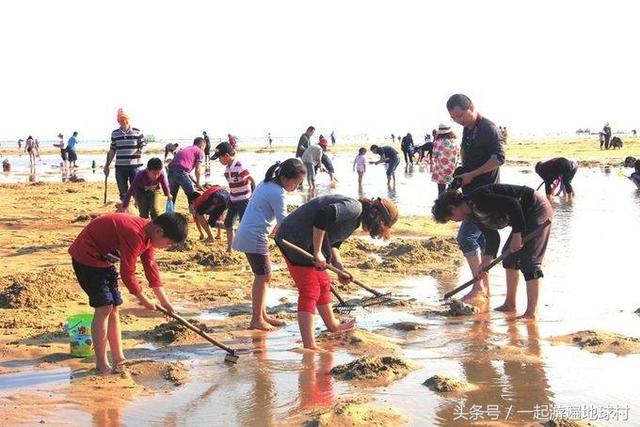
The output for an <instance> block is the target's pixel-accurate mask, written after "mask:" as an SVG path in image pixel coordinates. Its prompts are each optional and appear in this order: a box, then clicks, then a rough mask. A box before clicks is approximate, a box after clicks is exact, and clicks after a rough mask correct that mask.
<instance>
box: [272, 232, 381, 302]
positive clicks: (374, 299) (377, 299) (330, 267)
mask: <svg viewBox="0 0 640 427" xmlns="http://www.w3.org/2000/svg"><path fill="white" fill-rule="evenodd" d="M281 242H282V244H283V245H285V246H286V247H288V248H289V249H292V250H294V251H296V252H298V253H299V254H300V255H302V256H304V257H306V258H309V259H310V260H313V255H311V254H310V253H309V252H307V251H305V250H304V249H302V248H300V247H298V246H296V245H294V244H293V243H291V242H289V241H287V240H285V239H282V240H281ZM327 269H328V270H331V271H333V272H334V273H336V274H341V275H344V276H349V277H351V281H352V282H353V283H354V284H356V285H357V286H359V287H361V288H362V289H364V290H365V291H367V292H369V293H370V294H372V295H373V297H371V298H368V299H366V300H363V301H362V303H361V305H362V306H363V307H370V306H372V305H378V304H384V303H386V302H389V301H390V300H391V298H390V295H391V293H390V292H387V293H386V294H383V293H382V292H379V291H377V290H375V289H373V288H370V287H368V286H367V285H365V284H364V283H362V282H361V281H359V280H357V279H355V278H354V277H353V275H351V274H350V273H348V272H346V271H344V270H340V269H339V268H337V267H334V266H333V265H331V264H327Z"/></svg>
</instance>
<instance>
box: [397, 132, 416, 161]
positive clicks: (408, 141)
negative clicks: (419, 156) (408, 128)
mask: <svg viewBox="0 0 640 427" xmlns="http://www.w3.org/2000/svg"><path fill="white" fill-rule="evenodd" d="M400 149H401V150H402V154H404V163H405V164H406V165H409V164H411V165H413V153H414V151H415V145H414V144H413V137H412V136H411V134H410V133H408V134H406V135H405V136H403V137H402V142H401V143H400Z"/></svg>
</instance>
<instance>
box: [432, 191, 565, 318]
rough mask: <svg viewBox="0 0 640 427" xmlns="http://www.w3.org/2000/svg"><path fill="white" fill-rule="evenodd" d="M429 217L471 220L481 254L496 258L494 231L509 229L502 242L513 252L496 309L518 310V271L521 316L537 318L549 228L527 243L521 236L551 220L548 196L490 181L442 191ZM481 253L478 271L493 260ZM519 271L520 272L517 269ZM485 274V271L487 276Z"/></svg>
mask: <svg viewBox="0 0 640 427" xmlns="http://www.w3.org/2000/svg"><path fill="white" fill-rule="evenodd" d="M432 214H433V218H434V219H435V220H436V221H437V222H440V223H446V222H448V221H462V220H465V219H467V220H470V221H473V222H474V223H475V224H477V225H478V226H479V227H480V230H481V231H482V234H483V235H484V238H485V240H486V248H485V253H484V255H487V256H488V258H489V259H492V258H495V256H496V255H497V254H498V248H499V246H500V235H499V234H498V232H497V230H500V229H502V228H505V227H507V226H510V227H511V234H510V235H509V238H508V239H507V242H506V243H505V245H504V248H503V251H504V250H506V249H507V248H509V249H511V251H512V252H513V253H512V254H511V255H509V256H508V257H506V258H505V259H504V261H503V262H502V265H503V267H504V268H505V269H506V276H507V295H506V298H505V301H504V304H502V305H501V306H500V307H498V308H496V310H497V311H505V312H515V311H516V291H517V289H518V282H519V280H520V272H522V274H523V275H524V280H525V281H526V282H527V309H526V311H525V312H524V314H523V315H522V316H520V317H519V318H523V319H535V317H536V312H537V308H538V295H539V290H540V279H541V278H542V277H544V275H543V274H542V268H541V266H542V261H543V259H544V254H545V251H546V249H547V243H548V242H549V233H550V229H551V226H547V227H545V228H544V230H542V231H541V232H539V233H538V234H537V235H536V236H535V237H534V238H532V239H531V240H530V241H528V242H527V243H525V244H524V246H523V244H522V241H523V235H527V234H529V233H531V232H532V231H534V230H536V229H537V228H539V227H540V225H541V224H543V223H544V222H545V221H546V220H548V219H551V217H552V216H553V210H552V209H551V204H550V202H549V201H548V200H547V198H546V197H544V196H542V195H541V194H540V193H538V192H536V191H535V190H534V189H533V188H529V187H525V186H519V185H507V184H489V185H485V186H483V187H480V188H478V189H476V190H474V191H472V192H471V193H469V194H467V195H463V194H462V193H459V192H457V191H447V192H445V193H442V194H441V195H440V197H438V199H437V200H436V201H435V202H434V205H433V208H432ZM489 259H486V258H485V257H483V261H482V263H481V265H480V271H482V269H483V268H484V267H485V266H486V265H487V264H488V263H489V262H491V261H490V260H489ZM518 270H520V271H518ZM485 275H486V273H484V274H483V276H485Z"/></svg>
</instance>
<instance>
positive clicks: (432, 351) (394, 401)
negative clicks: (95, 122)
mask: <svg viewBox="0 0 640 427" xmlns="http://www.w3.org/2000/svg"><path fill="white" fill-rule="evenodd" d="M577 144H578V143H577ZM579 144H586V143H585V142H582V143H579ZM576 146H577V145H576ZM508 147H509V148H508V149H509V150H512V149H513V150H516V149H517V148H518V147H519V146H518V145H516V144H514V145H509V146H508ZM345 150H346V148H345ZM629 150H631V149H629ZM629 150H627V149H625V150H624V151H620V152H617V151H616V152H615V155H614V154H613V153H612V152H608V153H607V154H608V155H609V156H611V164H616V165H617V164H618V163H619V162H620V161H621V160H620V159H621V157H622V156H623V155H626V154H627V153H628V152H629ZM346 151H348V150H346ZM260 155H261V156H268V155H269V153H262V154H260ZM334 155H335V158H336V164H338V165H340V164H341V162H344V163H345V164H346V163H348V162H349V161H351V155H350V154H349V155H347V154H340V151H339V150H338V152H337V153H334ZM514 155H515V154H514ZM523 155H524V154H523ZM526 155H527V156H529V155H530V153H529V152H527V153H526ZM261 159H262V158H257V159H256V160H255V161H256V163H265V162H264V161H263V160H261ZM216 167H217V166H216ZM338 170H340V169H338ZM219 172H220V171H219V170H217V169H214V170H212V171H211V172H210V173H211V175H213V178H212V179H216V178H215V175H216V174H217V173H219ZM580 173H581V175H579V177H578V178H577V179H576V188H577V190H576V191H577V193H578V197H577V198H576V200H575V201H574V202H573V203H572V204H567V203H566V202H561V201H556V202H554V209H556V217H557V220H556V221H557V225H554V231H553V234H552V239H551V243H550V245H551V246H552V248H551V252H550V254H549V256H548V258H549V261H548V262H547V263H546V264H548V265H549V267H548V268H549V272H548V273H547V276H548V278H549V279H548V282H547V283H548V285H546V287H545V289H544V291H543V296H544V307H543V308H542V313H541V316H540V321H539V322H516V321H514V320H513V316H511V315H504V314H501V313H495V312H486V313H477V314H471V315H463V316H453V315H452V314H454V313H453V312H452V311H450V309H449V306H448V305H446V304H443V303H442V302H441V301H440V299H441V298H442V295H443V294H444V292H446V291H449V290H451V289H453V288H454V287H455V286H457V285H458V284H460V283H462V282H463V281H465V280H466V279H467V278H468V271H467V270H466V267H465V265H464V262H463V258H462V256H461V254H460V251H459V250H458V249H457V244H456V241H455V234H456V230H457V226H456V225H454V224H451V223H450V224H448V225H438V224H435V223H434V222H433V220H431V219H430V217H428V216H427V215H428V210H427V206H428V204H429V203H430V200H432V199H433V197H434V196H435V188H431V187H435V184H432V183H430V182H429V178H428V174H427V173H426V171H424V170H422V169H418V168H416V170H415V171H414V172H413V173H412V174H407V175H404V176H403V178H402V180H401V185H400V186H399V188H398V190H397V193H394V194H393V196H395V197H396V200H397V202H398V204H399V206H400V208H401V212H402V211H403V209H404V211H405V212H408V214H406V215H403V216H402V217H401V219H400V221H399V223H398V224H397V226H396V227H395V228H394V233H393V238H392V239H391V241H390V242H388V243H387V244H384V245H381V244H380V242H375V241H373V240H371V239H370V238H369V237H368V236H366V235H364V234H359V235H358V236H357V237H355V238H352V239H351V240H349V241H348V242H347V243H346V244H345V245H344V246H343V248H342V252H343V257H344V259H345V262H346V267H347V268H348V269H349V270H350V271H352V272H353V273H354V274H356V275H357V277H358V278H359V279H360V280H361V281H363V282H364V283H367V284H368V285H369V286H372V287H374V288H379V289H383V290H385V291H387V292H391V293H392V294H393V295H394V296H397V297H398V298H397V299H396V300H395V301H394V302H393V304H389V305H386V306H382V307H378V308H377V309H375V310H370V311H367V310H362V309H359V310H358V311H356V312H353V313H352V315H353V316H355V317H356V319H357V322H358V323H357V328H356V330H355V331H353V332H349V333H341V334H327V333H324V332H323V331H322V328H320V327H319V329H318V331H317V332H318V334H320V338H319V342H321V345H322V346H323V347H324V348H326V349H327V350H328V351H327V352H326V353H321V354H313V353H306V352H303V351H300V337H299V333H298V331H297V325H296V322H295V311H296V298H297V293H296V291H295V288H294V287H293V282H292V281H291V279H290V277H289V275H288V273H287V271H286V268H283V264H284V262H283V260H282V257H281V255H280V254H279V253H278V252H277V251H276V250H275V248H274V247H272V248H271V250H270V253H271V256H272V261H273V262H274V265H275V271H274V279H273V283H272V285H271V292H270V296H269V298H268V299H269V302H268V306H269V311H270V312H272V313H275V315H276V316H277V317H278V318H280V319H282V320H285V321H286V322H287V323H288V325H287V326H286V327H285V328H283V329H281V330H279V331H277V332H272V333H265V332H257V331H249V330H247V329H246V327H247V325H248V322H249V317H250V316H249V313H250V303H251V297H250V288H251V286H250V284H251V280H252V275H251V272H250V270H249V268H248V265H247V263H246V260H245V258H244V257H243V256H242V254H239V253H232V254H230V255H229V254H227V253H226V252H225V251H224V243H223V242H222V241H216V242H214V243H213V244H210V245H205V244H203V243H201V242H199V241H198V240H197V233H196V232H195V227H194V226H193V224H191V230H190V232H191V235H190V237H189V239H188V241H187V242H186V243H185V244H184V245H180V246H179V247H174V248H171V249H169V250H166V251H159V252H158V257H157V259H158V264H159V266H160V268H161V271H162V276H163V279H164V282H165V286H166V290H167V291H168V294H169V295H170V297H171V299H172V301H174V303H175V305H176V307H177V309H178V311H179V312H180V313H181V314H183V315H184V316H185V317H187V318H190V319H193V320H195V321H197V322H200V323H199V324H201V325H203V327H206V329H207V330H208V331H209V332H210V333H211V334H212V335H213V336H215V337H216V338H217V339H218V340H221V341H223V342H224V343H225V344H227V345H229V346H232V347H233V348H236V349H238V350H239V353H238V354H239V355H240V359H239V362H238V364H237V365H236V366H233V367H228V366H227V365H225V364H224V363H223V358H224V353H223V352H222V351H220V350H218V349H216V348H214V347H212V346H210V345H209V344H208V343H206V342H205V341H203V340H202V338H200V337H198V336H197V335H195V334H193V333H191V332H188V331H186V330H185V329H184V328H181V327H179V326H178V325H176V324H175V323H169V324H167V322H166V320H165V319H164V318H163V317H162V316H160V315H154V314H152V313H149V312H145V311H144V310H143V309H142V308H140V307H139V306H137V305H136V304H135V301H134V300H133V299H132V298H131V297H128V298H127V299H126V302H125V305H124V306H123V310H122V322H123V340H124V345H125V355H126V357H127V359H128V360H129V363H128V367H127V372H126V374H122V375H108V376H99V375H96V373H95V371H92V368H93V366H94V360H93V358H92V357H89V358H73V357H71V356H70V355H69V337H68V336H67V335H66V334H65V332H64V325H65V323H66V319H67V317H68V316H69V315H71V314H76V313H83V312H89V311H90V307H89V306H88V305H87V300H86V296H85V295H84V294H82V292H81V290H80V288H79V286H78V285H77V282H76V280H75V277H74V276H73V271H72V269H71V265H70V258H69V256H68V254H67V252H66V251H67V248H68V246H69V245H70V243H71V242H72V240H73V239H74V237H75V236H76V235H77V234H78V233H79V232H80V230H81V229H82V227H83V226H85V225H86V224H87V223H88V221H90V220H91V218H93V217H96V216H98V215H100V214H103V213H107V212H112V211H113V210H114V203H115V200H114V198H115V195H116V193H117V191H116V188H115V184H113V182H111V183H110V184H109V188H108V194H109V201H108V203H107V204H106V205H105V204H103V203H102V191H103V187H102V184H101V183H99V182H69V181H67V182H65V183H42V182H35V183H32V184H3V185H1V186H0V191H2V194H3V197H2V199H0V217H1V218H2V221H1V222H0V235H1V236H2V241H3V242H5V244H3V245H2V248H1V249H0V251H1V256H2V258H3V260H4V264H3V267H4V268H3V272H2V277H0V313H1V314H2V318H1V324H0V333H1V335H0V380H1V381H0V383H2V386H1V387H0V407H1V408H2V422H3V423H4V424H7V425H32V424H34V423H36V424H37V423H41V422H43V423H45V424H51V425H59V424H60V425H64V424H68V423H70V422H72V421H73V422H74V423H76V422H81V423H83V424H91V423H93V425H96V426H107V425H121V424H136V425H143V424H149V423H156V424H160V425H175V424H189V423H194V424H200V423H205V422H207V420H208V421H211V420H218V421H219V420H220V419H221V418H220V417H223V418H226V419H228V420H230V422H231V423H233V424H241V425H372V424H375V425H402V424H409V425H425V423H426V424H437V425H443V426H448V425H470V424H471V425H541V424H542V423H543V422H546V420H548V419H549V418H551V415H550V414H551V413H550V412H549V411H552V410H554V409H553V408H555V410H556V411H560V410H561V409H562V408H565V407H570V406H572V405H573V406H576V405H578V406H579V405H592V406H596V407H601V406H602V407H604V406H607V407H609V411H610V415H609V420H608V421H606V422H603V419H602V418H599V419H598V421H597V422H596V423H595V425H601V424H603V425H619V424H618V423H616V422H615V421H616V419H617V420H621V419H623V418H622V417H626V420H632V421H633V420H635V421H633V422H639V420H640V407H639V406H638V403H637V399H635V394H636V391H635V386H634V382H633V381H627V382H629V384H627V383H626V382H625V380H624V379H623V378H624V375H625V372H630V371H631V370H634V369H635V368H633V367H634V366H636V367H637V366H638V363H639V362H640V359H639V357H640V355H639V353H640V340H639V339H638V338H634V337H637V333H634V331H636V330H637V325H638V322H640V317H638V315H636V314H634V313H633V310H634V309H635V308H638V307H637V306H640V294H639V293H638V291H637V290H636V289H635V288H634V289H633V290H632V291H630V292H629V290H628V289H627V287H625V286H624V283H625V277H626V276H625V275H624V272H623V271H622V269H620V268H619V267H616V266H620V265H623V264H624V263H626V262H629V258H628V256H627V255H620V254H619V255H618V257H616V259H615V260H610V261H609V264H610V270H608V271H607V272H602V273H599V272H598V271H590V274H591V276H589V275H588V274H587V273H586V271H585V269H584V265H588V263H590V262H591V263H593V262H594V261H593V258H589V257H590V256H591V255H590V252H589V251H588V250H587V247H588V246H589V245H590V244H591V243H588V242H589V241H590V239H587V240H584V239H585V238H586V237H585V236H586V233H585V230H587V229H589V224H590V223H592V222H593V221H602V219H601V218H600V215H604V217H605V218H606V217H609V216H610V215H612V214H613V211H612V210H608V209H616V208H615V207H614V206H617V205H618V206H624V207H625V208H624V212H625V213H624V215H625V216H623V217H620V214H618V220H617V221H616V223H619V225H616V224H615V223H614V224H612V225H610V226H608V228H607V231H605V230H604V229H603V230H602V231H599V232H597V233H596V236H595V237H596V238H599V239H601V240H602V241H603V242H609V241H615V238H614V236H612V234H613V235H616V234H617V233H621V232H622V230H624V227H625V226H626V225H624V224H628V223H629V221H633V220H632V219H631V218H632V217H633V216H634V215H635V213H634V212H637V210H638V209H640V202H639V201H638V200H639V199H638V196H637V194H636V193H635V190H634V189H631V188H630V187H629V185H630V184H629V183H628V182H626V180H624V179H622V178H620V177H618V176H616V174H614V173H610V174H607V173H606V172H605V170H604V169H601V168H585V169H584V170H581V172H580ZM88 174H91V171H89V170H87V169H86V168H85V169H83V170H82V172H81V173H80V174H79V176H81V177H82V176H88ZM505 175H506V176H507V179H509V180H510V181H512V182H518V181H521V182H523V183H526V184H528V185H534V184H535V183H536V182H537V181H536V180H535V177H533V176H532V174H531V173H528V171H527V167H525V166H524V165H518V166H510V167H507V168H505ZM342 176H343V178H342V181H341V183H340V184H339V185H338V188H337V189H335V190H332V189H330V188H329V187H328V186H327V185H326V184H325V183H324V181H321V188H320V191H321V192H329V191H345V192H347V193H351V192H353V191H354V190H353V187H352V183H351V182H350V181H349V182H347V180H351V179H352V178H350V177H349V176H348V175H346V174H343V175H342ZM323 179H325V178H324V177H323ZM367 179H368V185H370V187H366V191H367V193H368V194H372V193H374V192H377V193H384V192H385V190H383V188H384V187H383V186H382V185H380V184H382V182H383V181H382V179H383V176H382V172H381V171H377V170H375V169H374V170H373V171H372V172H371V175H370V176H368V177H367ZM112 181H113V180H112ZM378 181H379V182H378ZM425 182H427V183H428V185H427V189H423V190H422V191H423V194H422V195H421V197H420V201H418V199H416V198H415V194H416V193H415V192H416V191H420V190H419V189H420V188H423V187H424V183H425ZM607 189H608V190H607ZM607 191H608V194H607V197H609V198H610V199H609V200H612V203H613V205H612V206H611V208H608V209H604V211H602V212H600V211H598V210H595V206H600V207H601V210H602V207H603V205H602V197H604V194H605V193H607ZM304 198H305V195H304V194H294V195H292V204H291V206H290V209H295V206H296V204H297V203H299V201H304V200H305V199H304ZM422 199H424V200H422ZM425 201H426V203H427V204H426V205H423V204H422V203H423V202H425ZM616 204H617V205H616ZM423 206H424V207H423ZM176 208H177V210H178V211H186V202H185V198H184V196H183V195H182V197H181V198H179V199H178V204H177V207H176ZM420 212H422V214H420ZM569 219H572V221H569ZM572 224H573V225H572ZM573 227H575V229H573ZM576 239H577V241H576ZM612 239H613V240H612ZM605 244H606V243H605ZM566 253H572V254H573V255H572V256H571V257H570V258H567V257H566V256H565V255H566ZM571 260H574V261H571ZM585 263H586V264H585ZM140 277H141V278H142V276H140ZM605 277H606V278H607V279H605ZM492 279H493V283H494V284H495V285H494V289H495V291H494V295H493V297H492V300H491V305H493V306H495V305H497V304H498V303H499V302H500V301H501V299H502V297H503V295H504V273H503V272H502V271H501V269H500V268H496V269H495V270H494V271H492ZM142 280H143V283H144V279H142ZM603 280H608V283H610V285H609V287H610V288H611V290H612V292H610V294H611V295H612V296H607V297H602V296H601V297H600V302H599V303H598V302H595V299H597V298H598V297H597V296H596V295H595V294H594V295H589V293H594V292H596V291H595V290H593V288H587V289H590V290H588V291H584V290H583V288H584V286H586V285H583V284H581V283H583V282H585V281H603ZM627 282H628V280H627ZM334 284H336V285H338V286H337V288H338V291H339V292H340V293H342V294H343V295H344V296H345V297H346V298H347V299H356V300H357V299H361V298H363V297H365V296H366V294H364V293H362V292H361V291H360V290H358V289H357V288H353V287H349V286H344V285H339V284H338V283H337V281H335V283H334ZM618 292H625V293H627V296H626V298H625V301H621V299H620V298H618V297H614V296H613V295H615V294H617V293H618ZM522 293H523V292H521V294H522ZM521 297H522V298H524V295H521ZM594 298H595V299H594ZM634 304H635V306H634ZM580 307H589V308H587V309H586V310H587V312H583V311H581V310H580ZM590 313H592V314H590ZM372 357H373V358H372ZM605 370H606V371H607V372H610V374H608V376H607V378H608V379H606V380H603V379H596V378H600V376H599V374H598V372H600V371H605ZM626 375H628V373H627V374H626ZM595 381H599V382H598V387H595V388H590V387H588V384H589V383H590V382H595ZM423 383H424V385H423ZM569 384H574V386H573V387H572V386H570V385H569ZM576 390H580V391H579V392H577V391H576ZM461 399H464V400H461ZM220 402H228V403H229V404H228V405H224V406H223V407H221V406H220ZM465 402H466V403H465ZM465 405H466V406H465ZM472 405H476V407H475V408H476V414H475V415H470V412H469V410H470V408H471V406H472ZM536 405H538V408H546V411H547V412H546V413H545V412H544V411H542V412H541V413H538V412H540V411H541V410H539V411H538V412H536V413H535V414H534V413H533V412H532V411H534V409H533V408H534V407H536ZM510 406H511V409H512V412H513V413H512V414H511V415H507V410H508V409H509V407H510ZM480 409H481V414H480V415H482V417H483V418H482V419H480V418H478V417H479V416H480V415H478V411H479V410H480ZM602 410H604V409H602ZM563 413H564V412H563ZM614 413H615V414H614ZM474 416H475V417H476V419H475V420H473V419H472V417H474ZM614 416H616V417H618V418H616V419H614V418H613V417H614ZM564 418H567V421H566V422H567V423H569V422H570V421H568V420H569V419H570V418H571V417H570V416H565V417H564ZM177 420H180V421H179V422H178V421H177ZM584 420H587V421H588V420H589V419H588V418H584ZM218 421H211V422H212V423H213V424H217V422H218ZM472 421H473V422H472ZM563 425H581V424H578V423H574V424H563Z"/></svg>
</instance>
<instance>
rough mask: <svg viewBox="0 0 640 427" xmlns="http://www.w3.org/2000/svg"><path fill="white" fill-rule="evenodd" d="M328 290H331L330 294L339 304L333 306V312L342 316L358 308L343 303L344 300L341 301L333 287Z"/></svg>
mask: <svg viewBox="0 0 640 427" xmlns="http://www.w3.org/2000/svg"><path fill="white" fill-rule="evenodd" d="M330 289H331V293H332V294H333V295H334V296H335V297H336V299H337V300H338V302H339V304H334V306H333V309H334V310H335V311H337V312H338V313H342V314H350V313H351V312H352V311H353V310H355V309H356V308H358V307H357V306H355V305H353V304H347V303H346V302H345V300H343V299H342V297H341V296H340V294H339V293H338V291H336V289H335V288H334V287H333V286H331V288H330Z"/></svg>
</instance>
